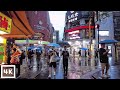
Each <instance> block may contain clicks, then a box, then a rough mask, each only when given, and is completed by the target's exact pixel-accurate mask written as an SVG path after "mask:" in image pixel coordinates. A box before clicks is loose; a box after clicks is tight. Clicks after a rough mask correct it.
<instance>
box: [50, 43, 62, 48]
mask: <svg viewBox="0 0 120 90" xmlns="http://www.w3.org/2000/svg"><path fill="white" fill-rule="evenodd" d="M48 46H51V47H60V45H59V44H56V43H50V44H48Z"/></svg>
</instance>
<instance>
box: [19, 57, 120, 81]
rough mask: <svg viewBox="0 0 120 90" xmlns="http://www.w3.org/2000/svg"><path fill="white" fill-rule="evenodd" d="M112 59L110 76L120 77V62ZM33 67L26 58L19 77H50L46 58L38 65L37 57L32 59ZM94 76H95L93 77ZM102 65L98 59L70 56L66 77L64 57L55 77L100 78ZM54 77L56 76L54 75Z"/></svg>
mask: <svg viewBox="0 0 120 90" xmlns="http://www.w3.org/2000/svg"><path fill="white" fill-rule="evenodd" d="M109 61H110V65H111V67H110V70H109V74H110V76H111V77H110V78H109V79H120V64H119V62H118V63H117V64H116V63H115V62H114V60H112V58H109ZM32 66H33V67H32V68H31V69H29V68H28V65H27V62H26V60H24V62H23V65H22V66H21V75H20V77H19V78H17V79H48V74H49V71H48V68H49V67H48V65H47V62H46V60H44V58H42V59H41V62H40V66H39V67H37V62H36V58H35V57H34V59H33V61H32ZM92 76H93V77H92ZM100 76H101V67H100V63H99V60H98V59H95V58H92V59H88V58H86V57H81V58H77V57H76V58H75V59H74V58H72V57H70V60H69V63H68V76H67V78H64V73H63V65H62V58H61V60H60V61H59V63H58V64H57V72H56V77H55V79H100ZM52 79H54V77H52Z"/></svg>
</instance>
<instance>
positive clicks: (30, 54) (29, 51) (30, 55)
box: [28, 49, 34, 69]
mask: <svg viewBox="0 0 120 90" xmlns="http://www.w3.org/2000/svg"><path fill="white" fill-rule="evenodd" d="M33 54H34V53H33V52H32V51H31V49H30V50H28V62H29V65H28V67H29V69H30V68H32V58H33Z"/></svg>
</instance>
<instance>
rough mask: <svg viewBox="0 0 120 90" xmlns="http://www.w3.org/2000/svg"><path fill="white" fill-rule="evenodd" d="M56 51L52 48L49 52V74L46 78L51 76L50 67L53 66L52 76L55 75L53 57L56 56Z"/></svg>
mask: <svg viewBox="0 0 120 90" xmlns="http://www.w3.org/2000/svg"><path fill="white" fill-rule="evenodd" d="M56 56H57V55H56V51H55V50H53V51H52V52H51V53H50V61H49V76H48V78H51V75H52V67H53V68H54V76H55V75H56V60H55V57H56Z"/></svg>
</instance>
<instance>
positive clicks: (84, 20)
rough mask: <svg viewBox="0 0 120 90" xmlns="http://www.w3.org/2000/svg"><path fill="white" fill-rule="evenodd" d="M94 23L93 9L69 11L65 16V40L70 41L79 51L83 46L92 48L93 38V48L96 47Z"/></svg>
mask: <svg viewBox="0 0 120 90" xmlns="http://www.w3.org/2000/svg"><path fill="white" fill-rule="evenodd" d="M90 19H91V21H90ZM94 24H95V23H94V16H93V12H92V11H67V13H66V18H65V28H64V40H65V41H68V42H69V43H70V44H71V46H72V48H73V49H75V50H76V51H78V50H79V48H82V47H84V48H90V46H91V45H90V43H91V39H92V48H94V45H95V30H94V26H95V25H94ZM90 35H91V37H90Z"/></svg>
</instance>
